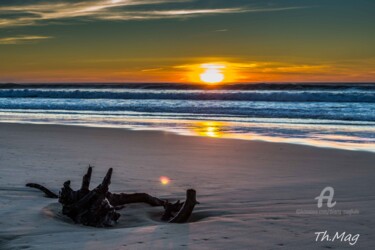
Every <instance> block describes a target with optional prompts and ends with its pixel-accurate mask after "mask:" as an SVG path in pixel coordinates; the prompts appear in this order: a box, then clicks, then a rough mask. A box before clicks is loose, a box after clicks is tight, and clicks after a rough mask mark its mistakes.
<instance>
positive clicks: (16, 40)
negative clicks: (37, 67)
mask: <svg viewBox="0 0 375 250" xmlns="http://www.w3.org/2000/svg"><path fill="white" fill-rule="evenodd" d="M50 38H53V37H51V36H14V37H3V38H0V44H20V43H30V42H35V41H39V40H45V39H50Z"/></svg>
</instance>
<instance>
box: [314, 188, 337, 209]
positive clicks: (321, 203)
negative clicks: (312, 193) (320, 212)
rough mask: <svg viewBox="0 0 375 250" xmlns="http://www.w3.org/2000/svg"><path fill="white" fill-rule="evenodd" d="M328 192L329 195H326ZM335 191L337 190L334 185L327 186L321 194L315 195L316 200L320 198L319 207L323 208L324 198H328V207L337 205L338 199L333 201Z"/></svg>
mask: <svg viewBox="0 0 375 250" xmlns="http://www.w3.org/2000/svg"><path fill="white" fill-rule="evenodd" d="M327 192H329V194H328V195H325V194H326V193H327ZM334 193H335V190H334V189H333V187H325V188H324V189H323V190H322V192H320V195H319V196H317V197H315V200H318V208H321V207H322V206H323V200H324V199H326V200H327V207H329V208H331V207H334V206H335V205H336V201H335V202H333V203H332V200H333V195H334Z"/></svg>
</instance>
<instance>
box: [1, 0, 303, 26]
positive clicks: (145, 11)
mask: <svg viewBox="0 0 375 250" xmlns="http://www.w3.org/2000/svg"><path fill="white" fill-rule="evenodd" d="M187 2H192V0H91V1H87V0H86V1H83V0H80V1H67V0H65V1H59V2H46V1H43V2H41V1H37V2H35V3H33V4H18V5H0V28H1V27H14V26H25V25H38V24H43V23H46V22H48V21H56V20H59V21H62V20H67V19H77V18H78V19H82V20H153V19H171V18H191V17H198V16H204V15H215V14H231V13H248V12H267V11H285V10H293V9H300V8H305V7H263V8H259V7H248V6H242V7H241V6H240V7H233V8H197V7H196V8H188V7H186V6H185V5H184V3H187ZM168 3H169V4H173V5H172V6H173V8H172V7H170V8H166V6H168V5H167V4H168ZM178 6H179V7H178Z"/></svg>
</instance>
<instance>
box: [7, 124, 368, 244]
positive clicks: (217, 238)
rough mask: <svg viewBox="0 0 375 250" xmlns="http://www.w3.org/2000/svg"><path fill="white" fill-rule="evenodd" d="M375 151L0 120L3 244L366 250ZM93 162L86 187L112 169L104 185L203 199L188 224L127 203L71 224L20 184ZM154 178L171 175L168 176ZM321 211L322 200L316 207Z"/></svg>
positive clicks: (53, 180) (72, 174) (58, 179)
mask: <svg viewBox="0 0 375 250" xmlns="http://www.w3.org/2000/svg"><path fill="white" fill-rule="evenodd" d="M374 163H375V154H373V153H367V152H357V151H344V150H335V149H323V148H314V147H308V146H299V145H291V144H281V143H266V142H255V141H241V140H230V139H214V138H205V137H187V136H178V135H174V134H170V133H163V132H149V131H128V130H123V129H108V128H87V127H70V126H53V125H21V124H0V249H319V248H323V249H325V248H336V249H346V248H347V249H352V248H353V247H354V248H356V249H372V248H373V246H374V244H375V240H374V238H375V237H374V233H375V226H374V225H375V223H374V222H375V209H374V207H375V191H374V190H375V189H374V180H375V164H374ZM88 164H91V165H94V166H95V168H94V173H93V179H92V186H94V185H96V184H97V183H98V182H99V181H101V178H102V177H103V175H104V173H105V171H106V170H107V169H108V168H109V167H113V168H114V175H113V178H112V184H111V187H110V189H111V191H113V192H120V191H122V192H129V193H130V192H147V193H150V194H152V195H155V196H160V197H161V198H168V199H176V198H178V199H183V198H184V194H185V190H186V189H187V188H195V189H196V190H197V193H198V200H199V201H200V203H201V204H200V205H198V206H197V207H196V209H195V211H194V214H193V216H192V218H191V222H190V223H187V224H165V223H162V222H160V221H159V216H160V213H161V212H162V211H161V210H162V209H161V208H160V207H159V208H155V207H148V206H146V205H142V204H136V205H131V206H127V207H126V208H125V209H124V210H122V211H121V213H122V217H121V218H120V221H119V223H118V225H116V226H115V227H113V228H109V229H108V228H104V229H103V228H99V229H98V228H90V227H84V226H81V225H74V224H73V223H71V222H70V221H69V220H68V219H65V218H64V217H62V216H61V215H60V214H59V212H58V211H59V204H58V203H57V200H54V199H47V198H45V197H43V195H42V193H41V192H39V191H37V190H33V189H30V188H26V187H25V183H27V182H38V183H41V184H44V185H46V186H48V187H50V188H51V189H52V190H54V191H56V192H57V191H58V190H59V189H60V187H61V186H62V183H63V182H64V181H65V180H68V179H70V180H71V181H72V186H73V187H75V188H78V187H79V185H80V182H81V178H82V175H83V173H84V172H85V171H86V168H87V166H88ZM160 176H168V177H170V178H171V180H172V181H171V183H170V184H169V185H166V186H163V185H161V184H160V182H159V177H160ZM326 186H332V187H333V188H334V189H335V196H334V200H335V201H336V202H337V203H336V206H335V207H334V209H335V210H350V209H353V210H357V211H358V212H359V214H354V215H352V216H349V215H342V216H339V215H311V214H310V215H309V214H302V215H301V214H298V213H297V212H296V211H297V210H300V209H303V210H312V211H314V210H317V203H316V200H314V198H315V197H316V196H318V195H319V194H320V192H321V190H322V189H323V188H324V187H326ZM322 209H324V207H323V208H322ZM325 230H328V233H330V234H332V235H333V234H334V233H335V232H339V233H341V232H346V233H347V234H348V233H351V234H360V237H359V239H358V241H357V243H356V244H355V245H354V246H351V245H350V244H349V242H341V241H335V242H326V241H324V242H315V238H316V235H315V234H314V233H315V232H318V231H325Z"/></svg>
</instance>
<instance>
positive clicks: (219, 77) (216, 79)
mask: <svg viewBox="0 0 375 250" xmlns="http://www.w3.org/2000/svg"><path fill="white" fill-rule="evenodd" d="M201 67H202V68H203V69H204V72H203V73H202V74H200V75H199V76H200V79H201V81H202V82H205V83H208V84H215V83H220V82H222V81H223V80H224V74H223V72H222V69H223V68H225V66H223V65H217V64H202V65H201Z"/></svg>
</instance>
